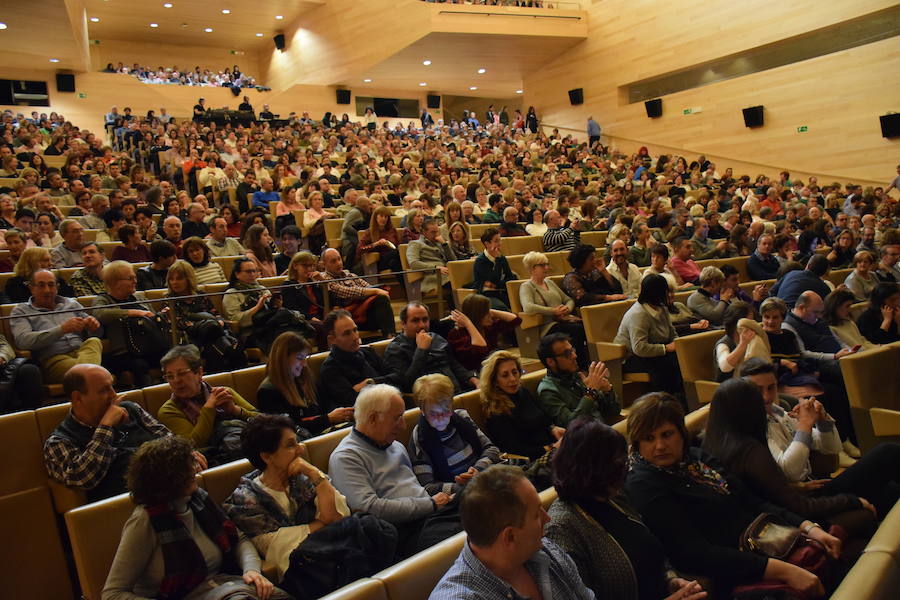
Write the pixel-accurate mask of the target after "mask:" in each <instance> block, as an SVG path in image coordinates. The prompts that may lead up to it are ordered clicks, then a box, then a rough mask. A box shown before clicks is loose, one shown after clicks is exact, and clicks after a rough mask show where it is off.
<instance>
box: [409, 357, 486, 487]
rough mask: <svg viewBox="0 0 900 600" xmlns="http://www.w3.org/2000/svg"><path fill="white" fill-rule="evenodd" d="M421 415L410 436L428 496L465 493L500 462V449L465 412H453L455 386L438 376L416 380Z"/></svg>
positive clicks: (411, 450) (412, 456)
mask: <svg viewBox="0 0 900 600" xmlns="http://www.w3.org/2000/svg"><path fill="white" fill-rule="evenodd" d="M413 395H414V396H415V400H416V405H418V407H419V410H420V411H421V415H420V416H419V422H418V423H417V424H416V426H415V427H414V428H413V430H412V434H411V435H410V437H409V456H410V459H411V460H412V466H413V472H415V474H416V478H418V480H419V483H420V484H421V485H422V486H423V487H424V488H425V490H426V491H427V492H428V493H429V494H434V493H437V492H444V493H446V494H450V495H454V494H456V493H458V492H460V491H462V490H463V489H464V488H465V486H466V484H467V483H469V481H471V479H472V477H474V476H475V475H477V474H478V473H480V472H482V471H484V470H485V469H486V468H488V467H489V466H491V465H492V464H495V463H498V462H500V450H499V449H497V446H495V445H494V444H493V442H491V440H489V439H488V437H487V436H486V435H484V433H482V432H481V430H480V429H479V428H478V426H477V425H476V424H475V422H474V421H473V420H472V419H471V417H469V413H468V412H466V411H465V410H462V409H458V410H454V409H453V383H452V382H451V381H450V379H448V378H447V377H446V376H445V375H441V374H438V373H435V374H432V375H425V376H423V377H420V378H419V379H417V380H416V383H415V385H414V386H413Z"/></svg>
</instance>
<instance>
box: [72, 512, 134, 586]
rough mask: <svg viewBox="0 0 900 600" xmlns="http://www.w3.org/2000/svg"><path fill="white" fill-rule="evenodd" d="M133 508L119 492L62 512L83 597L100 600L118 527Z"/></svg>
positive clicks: (117, 536) (120, 535) (120, 528)
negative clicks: (104, 498) (64, 512)
mask: <svg viewBox="0 0 900 600" xmlns="http://www.w3.org/2000/svg"><path fill="white" fill-rule="evenodd" d="M133 510H134V503H133V502H132V501H131V498H130V497H129V496H128V494H119V495H118V496H113V497H112V498H107V499H106V500H101V501H99V502H93V503H91V504H87V505H85V506H82V507H80V508H76V509H74V510H70V511H69V512H67V513H66V527H67V528H68V530H69V539H70V540H71V542H72V555H73V558H74V559H75V567H76V568H77V570H78V581H79V582H80V583H81V593H82V595H83V596H84V598H85V600H100V592H101V591H102V590H103V584H104V583H106V576H107V574H108V573H109V569H110V567H111V566H112V562H113V558H115V556H116V549H117V548H118V547H119V539H120V538H121V537H122V527H123V526H124V525H125V521H127V520H128V517H129V516H130V515H131V512H132V511H133Z"/></svg>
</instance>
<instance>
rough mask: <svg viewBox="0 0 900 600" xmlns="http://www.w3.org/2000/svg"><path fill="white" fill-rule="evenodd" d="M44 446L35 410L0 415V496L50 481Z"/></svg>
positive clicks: (43, 484) (40, 485)
mask: <svg viewBox="0 0 900 600" xmlns="http://www.w3.org/2000/svg"><path fill="white" fill-rule="evenodd" d="M41 447H42V444H41V436H40V434H39V432H38V425H37V420H36V419H35V416H34V411H33V410H27V411H23V412H17V413H11V414H8V415H2V416H0V473H3V476H2V477H0V496H6V495H7V494H13V493H16V492H21V491H23V490H28V489H31V488H36V487H44V486H46V485H47V472H46V470H44V460H43V453H42V450H41ZM7 514H8V513H7Z"/></svg>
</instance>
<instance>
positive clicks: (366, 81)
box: [363, 79, 372, 83]
mask: <svg viewBox="0 0 900 600" xmlns="http://www.w3.org/2000/svg"><path fill="white" fill-rule="evenodd" d="M363 83H372V80H371V79H363Z"/></svg>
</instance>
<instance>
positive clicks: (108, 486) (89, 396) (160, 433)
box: [44, 364, 206, 502]
mask: <svg viewBox="0 0 900 600" xmlns="http://www.w3.org/2000/svg"><path fill="white" fill-rule="evenodd" d="M63 389H64V390H65V394H66V397H67V398H68V399H69V401H70V402H71V403H72V405H71V409H70V411H69V414H68V416H66V418H65V419H63V422H62V423H60V424H59V426H57V428H56V429H55V430H54V431H53V433H51V434H50V437H48V438H47V441H46V442H44V465H45V466H46V468H47V472H48V473H49V474H50V477H52V478H53V479H54V480H55V481H58V482H59V483H62V484H63V485H66V486H69V487H73V488H77V489H80V490H84V491H85V492H87V496H88V500H90V501H91V502H94V501H96V500H102V499H103V498H108V497H110V496H114V495H116V494H121V493H122V492H124V491H126V486H125V474H126V472H127V470H128V461H129V460H130V459H131V456H132V455H133V454H134V452H135V450H137V449H138V448H139V447H140V446H141V444H143V443H144V442H147V441H150V440H153V439H156V438H160V437H164V436H167V435H171V432H170V431H169V430H168V429H166V427H165V426H164V425H162V424H161V423H159V421H157V420H156V419H154V418H153V417H151V416H150V414H149V413H148V412H147V411H145V410H144V409H143V408H141V407H140V406H138V405H137V404H134V403H133V402H127V401H122V399H121V397H120V396H117V395H116V391H115V389H114V388H113V376H112V375H111V374H110V373H109V371H107V370H106V369H104V368H103V367H101V366H99V365H87V364H81V365H76V366H74V367H72V368H71V369H69V370H68V372H66V374H65V377H64V378H63ZM197 458H198V460H200V461H202V462H201V463H200V465H201V466H202V468H205V467H206V461H205V460H204V459H203V457H202V455H201V456H199V457H197Z"/></svg>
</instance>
